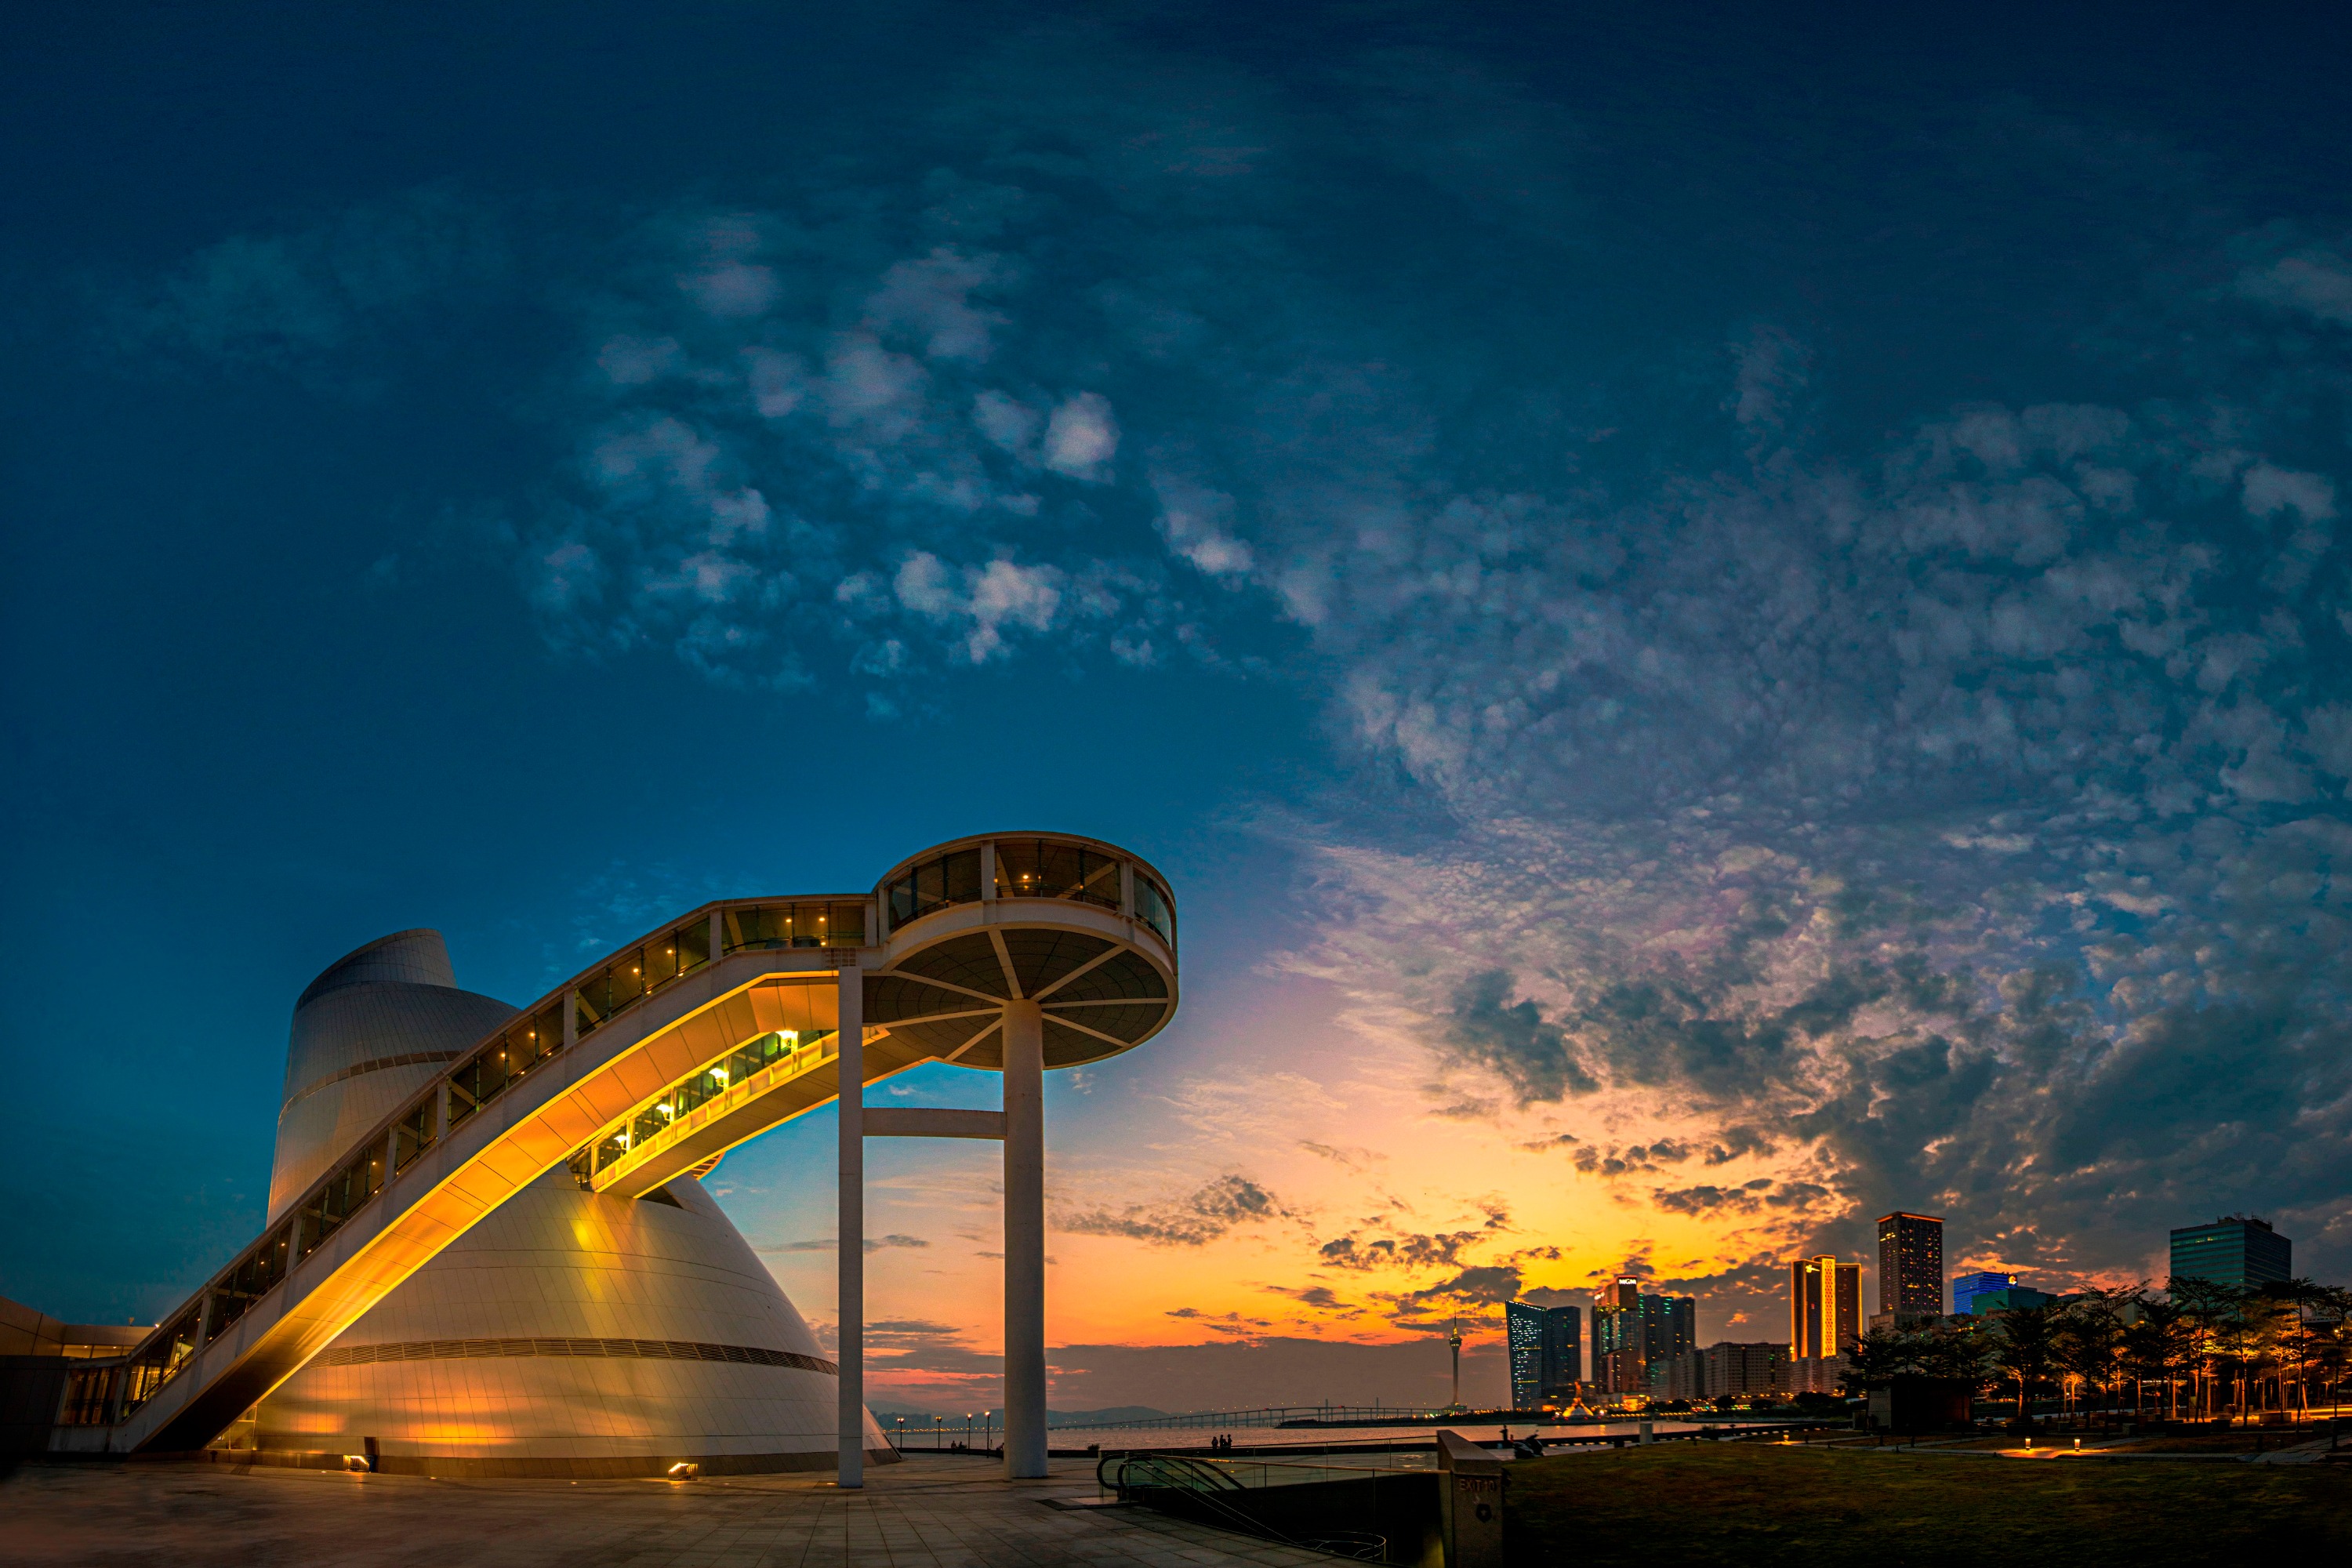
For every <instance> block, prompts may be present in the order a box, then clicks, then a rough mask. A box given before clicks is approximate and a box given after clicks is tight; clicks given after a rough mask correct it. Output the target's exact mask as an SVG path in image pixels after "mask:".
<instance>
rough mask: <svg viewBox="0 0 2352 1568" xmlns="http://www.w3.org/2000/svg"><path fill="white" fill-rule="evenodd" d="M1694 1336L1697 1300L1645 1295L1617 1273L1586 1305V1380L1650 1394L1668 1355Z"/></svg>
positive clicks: (1607, 1387) (1669, 1358)
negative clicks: (1590, 1304) (1612, 1282)
mask: <svg viewBox="0 0 2352 1568" xmlns="http://www.w3.org/2000/svg"><path fill="white" fill-rule="evenodd" d="M1697 1339H1698V1299H1697V1298H1696V1297H1694V1296H1645V1295H1643V1293H1642V1282H1641V1281H1640V1280H1638V1279H1633V1278H1632V1277H1631V1276H1623V1277H1621V1278H1620V1279H1618V1280H1617V1282H1616V1284H1615V1285H1613V1286H1612V1287H1611V1289H1610V1291H1609V1293H1608V1294H1607V1295H1606V1296H1604V1297H1603V1298H1602V1299H1601V1300H1599V1301H1596V1302H1595V1303H1594V1304H1593V1308H1592V1381H1593V1382H1595V1383H1597V1384H1600V1385H1601V1388H1602V1389H1603V1390H1604V1391H1606V1392H1608V1393H1611V1394H1652V1393H1657V1392H1659V1391H1658V1390H1656V1389H1654V1388H1653V1387H1652V1384H1653V1383H1654V1382H1655V1381H1656V1379H1654V1377H1653V1376H1652V1368H1653V1367H1655V1368H1657V1369H1658V1371H1659V1373H1660V1375H1663V1374H1664V1368H1665V1367H1666V1365H1667V1364H1668V1363H1670V1362H1671V1361H1672V1360H1673V1358H1674V1357H1675V1355H1677V1354H1679V1353H1680V1352H1684V1351H1687V1350H1690V1349H1691V1348H1693V1346H1694V1345H1695V1344H1696V1342H1697Z"/></svg>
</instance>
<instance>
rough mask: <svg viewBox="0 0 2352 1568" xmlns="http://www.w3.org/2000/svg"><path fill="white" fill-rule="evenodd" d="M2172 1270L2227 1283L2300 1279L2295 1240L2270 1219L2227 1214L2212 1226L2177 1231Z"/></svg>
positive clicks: (2182, 1276)
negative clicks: (2295, 1259)
mask: <svg viewBox="0 0 2352 1568" xmlns="http://www.w3.org/2000/svg"><path fill="white" fill-rule="evenodd" d="M2171 1263H2172V1274H2173V1277H2174V1278H2175V1279H2210V1280H2213V1281H2214V1282H2216V1283H2217V1284H2222V1285H2237V1286H2248V1285H2266V1284H2272V1283H2275V1282H2278V1281H2282V1280H2286V1279H2294V1243H2293V1242H2292V1241H2289V1240H2288V1239H2287V1238H2286V1237H2283V1236H2281V1235H2280V1234H2279V1233H2278V1232H2277V1231H2276V1230H2274V1229H2273V1228H2272V1227H2271V1223H2270V1221H2268V1220H2264V1219H2256V1218H2254V1217H2252V1215H2222V1216H2221V1218H2220V1219H2217V1220H2215V1221H2214V1222H2213V1223H2212V1224H2211V1225H2193V1226H2184V1227H2183V1228H2181V1229H2179V1230H2176V1231H2174V1232H2173V1233H2172V1258H2171Z"/></svg>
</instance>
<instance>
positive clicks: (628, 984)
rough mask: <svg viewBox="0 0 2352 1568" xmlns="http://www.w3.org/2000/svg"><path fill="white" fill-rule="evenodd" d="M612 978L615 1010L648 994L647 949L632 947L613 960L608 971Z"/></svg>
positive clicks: (617, 1010)
mask: <svg viewBox="0 0 2352 1568" xmlns="http://www.w3.org/2000/svg"><path fill="white" fill-rule="evenodd" d="M606 973H609V974H610V975H611V976H612V977H613V978H612V996H613V1011H614V1012H615V1013H617V1012H619V1011H620V1010H621V1009H622V1008H624V1007H626V1006H629V1005H632V1004H633V1003H635V1002H636V1001H637V1000H638V999H639V998H641V997H643V996H644V995H645V994H646V950H645V949H644V948H641V947H635V948H631V949H630V950H629V951H628V952H625V953H623V954H621V956H620V957H618V958H616V959H614V960H613V963H612V967H611V968H610V969H608V970H607V971H606Z"/></svg>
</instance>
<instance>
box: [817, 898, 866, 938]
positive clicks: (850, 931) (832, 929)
mask: <svg viewBox="0 0 2352 1568" xmlns="http://www.w3.org/2000/svg"><path fill="white" fill-rule="evenodd" d="M826 919H827V921H828V923H827V925H826V927H825V932H824V941H825V945H826V946H828V947H863V946H865V945H866V905H865V903H864V901H863V900H860V901H859V902H857V903H854V904H835V905H834V906H833V907H832V909H831V910H828V911H827V915H826Z"/></svg>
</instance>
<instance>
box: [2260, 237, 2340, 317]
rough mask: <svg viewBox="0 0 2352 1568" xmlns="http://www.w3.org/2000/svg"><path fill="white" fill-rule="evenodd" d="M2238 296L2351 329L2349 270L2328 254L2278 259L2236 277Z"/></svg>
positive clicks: (2324, 251)
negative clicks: (2296, 311) (2295, 311)
mask: <svg viewBox="0 0 2352 1568" xmlns="http://www.w3.org/2000/svg"><path fill="white" fill-rule="evenodd" d="M2238 292H2239V293H2241V294H2242V295H2244V296H2245V297H2246V298H2247V299H2250V300H2261V301H2262V302H2263V303H2264V304H2267V305H2276V306H2280V307H2282V308H2284V309H2286V310H2300V311H2304V312H2305V313H2307V314H2309V315H2312V316H2314V317H2316V318H2317V319H2318V320H2320V321H2328V322H2332V323H2334V324H2336V325H2338V326H2352V266H2347V264H2346V263H2345V260H2344V258H2343V257H2341V256H2339V255H2336V254H2335V253H2333V252H2331V251H2326V250H2315V251H2307V252H2305V253H2304V254H2302V255H2299V256H2285V257H2281V258H2279V259H2277V260H2276V261H2273V262H2271V263H2270V264H2269V265H2268V266H2265V267H2259V268H2247V269H2246V270H2245V271H2243V272H2242V273H2240V274H2239V276H2238Z"/></svg>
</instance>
